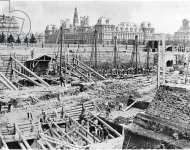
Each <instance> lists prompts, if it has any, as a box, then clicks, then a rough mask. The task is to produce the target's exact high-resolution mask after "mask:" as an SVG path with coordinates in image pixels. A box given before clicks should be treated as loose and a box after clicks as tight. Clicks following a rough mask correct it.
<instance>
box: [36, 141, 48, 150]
mask: <svg viewBox="0 0 190 150" xmlns="http://www.w3.org/2000/svg"><path fill="white" fill-rule="evenodd" d="M37 143H38V144H39V145H40V147H41V148H42V149H43V150H47V148H46V147H45V146H44V144H43V142H42V141H41V140H38V141H37Z"/></svg>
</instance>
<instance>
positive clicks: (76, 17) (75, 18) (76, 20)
mask: <svg viewBox="0 0 190 150" xmlns="http://www.w3.org/2000/svg"><path fill="white" fill-rule="evenodd" d="M78 24H79V18H78V12H77V8H75V12H74V16H73V26H74V27H76V26H78Z"/></svg>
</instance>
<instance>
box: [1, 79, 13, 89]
mask: <svg viewBox="0 0 190 150" xmlns="http://www.w3.org/2000/svg"><path fill="white" fill-rule="evenodd" d="M0 82H1V83H3V84H4V85H5V86H6V87H7V88H8V89H9V90H13V89H12V87H11V86H9V85H8V84H7V83H6V82H5V81H4V80H3V79H2V78H0Z"/></svg>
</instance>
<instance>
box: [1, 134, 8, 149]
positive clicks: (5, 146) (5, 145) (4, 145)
mask: <svg viewBox="0 0 190 150" xmlns="http://www.w3.org/2000/svg"><path fill="white" fill-rule="evenodd" d="M0 138H1V141H2V143H3V147H4V148H5V149H6V150H8V149H9V148H8V146H7V143H6V142H5V141H4V140H3V136H2V135H0Z"/></svg>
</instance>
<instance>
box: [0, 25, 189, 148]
mask: <svg viewBox="0 0 190 150" xmlns="http://www.w3.org/2000/svg"><path fill="white" fill-rule="evenodd" d="M63 34H64V33H63V29H62V27H60V29H59V34H58V37H57V41H56V43H55V44H54V45H53V46H48V45H44V46H43V47H40V46H32V45H30V46H28V45H27V46H26V45H23V46H20V45H19V46H18V45H14V46H8V45H6V44H0V149H6V150H7V149H30V150H31V149H43V150H45V149H85V150H87V149H98V150H100V149H184V148H185V149H189V148H190V126H189V124H190V102H189V96H190V88H189V85H190V73H189V62H190V60H189V56H190V55H189V53H190V50H189V47H187V46H186V47H185V46H184V50H181V49H179V47H180V46H179V45H171V44H170V45H169V44H167V43H166V40H165V35H163V36H162V37H160V38H158V39H156V40H149V41H147V42H146V44H139V42H138V38H139V37H138V36H137V35H136V36H135V39H134V40H133V41H132V43H131V44H128V45H127V46H126V45H119V44H118V43H117V37H115V38H114V44H113V45H111V46H110V45H109V46H105V45H104V46H102V45H101V44H97V38H96V37H95V36H94V42H93V43H92V44H91V45H87V44H86V45H85V44H83V45H80V46H79V45H78V44H70V45H69V46H68V45H67V44H65V43H64V38H63Z"/></svg>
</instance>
